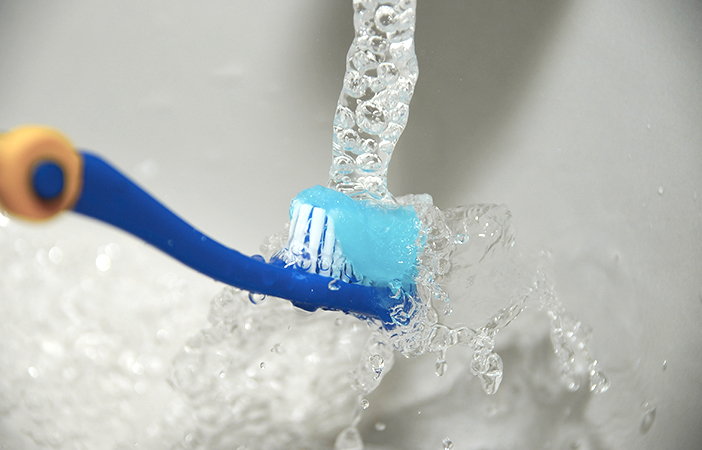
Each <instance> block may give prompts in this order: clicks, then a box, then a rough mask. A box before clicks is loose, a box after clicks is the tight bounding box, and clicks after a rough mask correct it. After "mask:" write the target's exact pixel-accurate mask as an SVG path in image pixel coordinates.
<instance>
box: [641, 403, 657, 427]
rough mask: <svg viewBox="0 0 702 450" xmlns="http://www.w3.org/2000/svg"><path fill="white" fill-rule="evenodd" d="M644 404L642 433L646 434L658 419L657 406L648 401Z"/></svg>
mask: <svg viewBox="0 0 702 450" xmlns="http://www.w3.org/2000/svg"><path fill="white" fill-rule="evenodd" d="M642 406H643V408H644V409H645V413H644V416H643V419H642V420H641V434H646V433H648V430H650V429H651V427H652V426H653V422H654V421H655V420H656V407H655V406H653V405H650V404H649V403H648V402H646V403H644V404H643V405H642Z"/></svg>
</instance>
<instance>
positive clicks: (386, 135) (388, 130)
mask: <svg viewBox="0 0 702 450" xmlns="http://www.w3.org/2000/svg"><path fill="white" fill-rule="evenodd" d="M404 130H405V129H404V127H403V126H402V125H400V124H397V123H389V124H388V125H387V126H386V127H385V128H384V130H383V132H382V133H381V135H380V137H382V138H383V139H384V140H386V141H391V142H394V141H397V140H398V139H400V136H402V132H403V131H404Z"/></svg>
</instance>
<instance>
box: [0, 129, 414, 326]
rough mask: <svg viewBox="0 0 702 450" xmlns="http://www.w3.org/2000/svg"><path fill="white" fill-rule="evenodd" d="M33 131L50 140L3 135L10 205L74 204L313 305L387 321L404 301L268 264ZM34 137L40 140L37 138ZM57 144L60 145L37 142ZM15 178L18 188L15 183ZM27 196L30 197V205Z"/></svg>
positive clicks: (243, 280) (0, 144)
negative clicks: (17, 172) (16, 171)
mask: <svg viewBox="0 0 702 450" xmlns="http://www.w3.org/2000/svg"><path fill="white" fill-rule="evenodd" d="M15 132H16V130H13V131H12V132H11V133H8V135H11V134H12V133H15ZM34 132H36V133H34V135H35V137H37V136H39V137H42V139H44V138H45V137H46V136H50V137H51V139H49V141H50V142H52V144H51V145H48V144H46V145H44V144H43V143H42V144H41V145H39V144H37V143H36V142H35V141H34V140H31V139H30V140H28V141H23V140H19V139H18V138H17V136H16V135H11V136H10V137H9V139H8V137H7V135H4V136H2V137H1V138H0V181H2V183H1V184H0V201H2V202H3V204H5V205H6V208H7V210H8V212H11V213H14V214H17V215H21V216H23V217H28V218H32V219H45V218H48V217H51V216H53V215H54V214H56V213H57V212H58V211H60V210H61V209H66V208H67V207H72V209H73V210H74V211H76V212H78V213H81V214H84V215H86V216H90V217H93V218H95V219H98V220H101V221H103V222H106V223H109V224H111V225H114V226H116V227H118V228H121V229H122V230H124V231H127V232H128V233H131V234H133V235H134V236H137V237H139V238H141V239H143V240H144V241H146V242H148V243H149V244H151V245H153V246H155V247H156V248H158V249H160V250H162V251H163V252H165V253H167V254H168V255H170V256H172V257H173V258H175V259H177V260H179V261H181V262H182V263H184V264H186V265H187V266H189V267H191V268H193V269H195V270H197V271H198V272H200V273H203V274H205V275H207V276H210V277H212V278H214V279H215V280H217V281H221V282H223V283H226V284H229V285H232V286H235V287H238V288H240V289H245V290H248V291H251V292H257V293H261V294H266V295H272V296H275V297H280V298H284V299H287V300H290V301H291V302H292V303H293V304H294V305H296V306H298V307H300V308H303V309H306V310H310V311H313V310H315V309H317V308H323V309H329V310H337V311H343V312H345V313H353V314H357V315H360V316H364V317H368V318H375V319H379V320H381V321H383V322H384V323H386V324H387V325H388V326H392V324H393V319H392V317H391V311H393V309H395V310H396V309H397V308H398V307H401V308H406V307H407V305H405V304H404V302H403V301H402V300H399V299H395V298H393V297H392V296H391V291H390V289H389V288H388V287H383V288H377V287H370V286H362V285H355V284H349V283H344V282H342V281H334V280H333V279H332V278H329V277H325V276H322V275H317V274H312V273H307V272H302V271H298V270H295V269H290V268H284V267H281V266H277V265H274V264H268V263H265V262H264V261H260V260H257V259H254V258H250V257H248V256H245V255H243V254H241V253H239V252H237V251H236V250H233V249H231V248H228V247H225V246H223V245H222V244H220V243H218V242H216V241H214V240H213V239H210V238H209V237H208V236H206V235H204V234H203V233H201V232H200V231H198V230H196V229H195V228H193V227H192V226H191V225H189V224H188V223H186V222H185V221H184V220H182V219H181V218H180V217H178V216H177V215H175V214H174V213H173V212H171V211H170V210H169V209H168V208H166V207H165V206H163V205H162V204H161V203H159V202H158V201H157V200H155V199H154V198H153V197H151V196H150V195H149V194H147V193H146V192H144V191H143V190H142V189H141V188H139V187H138V186H137V185H136V184H134V183H133V182H132V181H130V180H129V179H128V178H126V177H125V176H124V175H122V174H121V173H120V172H119V171H117V170H116V169H115V168H113V167H112V166H111V165H109V164H108V163H107V162H105V161H103V160H102V159H101V158H99V157H98V156H96V155H93V154H90V153H87V152H80V153H78V152H76V151H75V150H73V148H72V146H71V145H70V143H68V141H67V140H66V139H65V138H63V137H62V136H61V135H60V133H58V132H56V131H54V130H48V129H36V128H34ZM23 133H24V132H23ZM29 134H32V133H29ZM7 142H10V144H9V145H8V144H7ZM25 142H30V143H31V145H28V146H26V149H27V155H29V156H27V155H24V156H17V155H20V154H22V153H23V152H22V151H21V148H20V147H22V145H24V143H25ZM39 142H44V141H43V140H41V139H39ZM59 147H60V149H61V151H54V150H51V151H46V152H39V151H35V150H34V149H36V148H40V149H55V148H59ZM8 149H9V151H8ZM8 155H9V156H8ZM57 155H63V156H57ZM30 156H31V157H30ZM74 159H77V161H73V160H74ZM64 160H66V161H68V160H71V161H73V162H72V163H71V164H73V165H71V166H69V165H68V163H66V162H65V161H64ZM15 161H21V162H22V164H23V166H22V167H24V168H25V169H24V170H23V172H22V176H17V177H14V178H12V179H10V181H6V180H5V178H4V176H5V174H6V173H9V172H11V171H12V165H13V164H15ZM15 165H16V164H15ZM56 168H58V169H59V170H60V172H61V174H60V175H61V176H59V175H58V174H57V171H56ZM76 168H78V170H80V173H77V172H76ZM60 179H63V181H62V183H63V190H61V192H60V193H59V194H58V195H56V189H57V186H59V185H60V184H61V181H60ZM17 186H21V187H22V189H19V190H18V189H16V187H17ZM13 191H22V195H21V196H18V197H16V196H13V194H14V192H13ZM8 199H9V201H8ZM28 199H30V200H28ZM27 202H30V203H32V205H30V207H27V205H26V204H25V203H27ZM49 213H50V214H49ZM332 281H334V283H333V284H332V285H331V286H332V288H330V282H332Z"/></svg>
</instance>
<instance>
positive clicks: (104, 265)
mask: <svg viewBox="0 0 702 450" xmlns="http://www.w3.org/2000/svg"><path fill="white" fill-rule="evenodd" d="M95 265H96V266H97V268H98V270H99V271H101V272H107V271H108V270H110V267H112V260H111V259H110V257H109V256H107V255H105V254H100V255H98V257H97V258H95Z"/></svg>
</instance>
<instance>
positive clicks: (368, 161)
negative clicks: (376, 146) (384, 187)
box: [356, 153, 383, 172]
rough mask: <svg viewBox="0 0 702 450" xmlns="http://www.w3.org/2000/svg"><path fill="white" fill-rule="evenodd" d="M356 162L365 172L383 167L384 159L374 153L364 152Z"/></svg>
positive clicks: (375, 170)
mask: <svg viewBox="0 0 702 450" xmlns="http://www.w3.org/2000/svg"><path fill="white" fill-rule="evenodd" d="M356 164H358V166H359V167H360V169H361V170H362V171H364V172H377V171H379V170H380V169H381V168H382V167H383V161H382V160H381V159H380V157H379V156H378V155H376V154H374V153H364V154H362V155H360V156H358V157H357V158H356Z"/></svg>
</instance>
